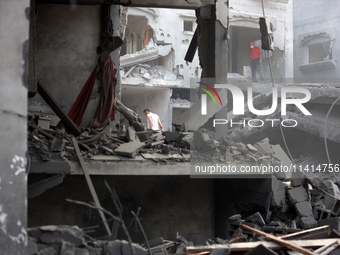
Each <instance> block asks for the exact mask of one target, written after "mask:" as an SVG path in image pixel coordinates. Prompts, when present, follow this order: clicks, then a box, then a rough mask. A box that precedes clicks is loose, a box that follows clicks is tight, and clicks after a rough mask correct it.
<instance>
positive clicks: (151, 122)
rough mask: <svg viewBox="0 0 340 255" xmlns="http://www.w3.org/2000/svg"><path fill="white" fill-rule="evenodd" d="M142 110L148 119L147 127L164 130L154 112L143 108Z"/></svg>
mask: <svg viewBox="0 0 340 255" xmlns="http://www.w3.org/2000/svg"><path fill="white" fill-rule="evenodd" d="M143 112H144V114H145V115H146V117H147V119H148V128H150V129H152V130H155V131H161V132H164V129H163V125H162V123H161V120H160V118H159V116H158V115H157V114H156V113H152V112H151V111H150V110H149V109H145V110H144V111H143Z"/></svg>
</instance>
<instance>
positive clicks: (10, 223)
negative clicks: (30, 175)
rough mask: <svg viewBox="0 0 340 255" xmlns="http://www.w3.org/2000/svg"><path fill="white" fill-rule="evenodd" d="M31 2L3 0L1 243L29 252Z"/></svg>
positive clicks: (4, 247)
mask: <svg viewBox="0 0 340 255" xmlns="http://www.w3.org/2000/svg"><path fill="white" fill-rule="evenodd" d="M29 6H30V1H0V24H1V25H0V33H1V34H2V35H3V36H2V37H1V43H0V59H1V62H0V74H1V75H0V84H1V86H0V116H1V122H0V134H1V135H0V144H1V146H2V147H1V148H2V150H1V154H0V163H1V175H0V190H1V193H0V228H1V231H0V246H1V250H2V253H3V252H5V253H6V254H26V245H27V242H26V241H27V240H26V238H27V234H26V204H27V199H26V178H27V175H26V150H27V145H26V140H27V130H26V116H27V65H28V31H29V17H28V15H29Z"/></svg>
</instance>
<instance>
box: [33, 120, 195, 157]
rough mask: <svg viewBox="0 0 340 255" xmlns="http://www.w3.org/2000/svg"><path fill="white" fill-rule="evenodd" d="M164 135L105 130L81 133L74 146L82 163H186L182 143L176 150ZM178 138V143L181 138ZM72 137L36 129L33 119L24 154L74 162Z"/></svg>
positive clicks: (186, 152)
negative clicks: (132, 161) (141, 159)
mask: <svg viewBox="0 0 340 255" xmlns="http://www.w3.org/2000/svg"><path fill="white" fill-rule="evenodd" d="M166 133H167V134H168V136H164V135H162V134H160V133H159V132H154V131H152V130H147V131H138V132H136V131H135V130H134V128H133V127H131V126H129V127H127V128H126V127H125V126H123V125H119V126H117V131H116V132H111V131H110V128H109V127H107V128H106V129H105V130H103V131H102V132H101V133H98V134H90V133H89V132H88V131H84V132H83V133H82V134H81V135H80V136H79V137H77V142H78V144H79V147H80V149H81V152H82V156H83V158H84V159H85V160H102V161H114V160H124V159H129V158H135V157H142V158H143V159H145V160H152V161H155V162H167V161H174V162H186V161H188V159H189V158H190V155H189V153H190V152H189V150H188V144H187V143H186V142H185V139H183V141H180V143H181V144H182V146H177V143H176V142H172V140H171V135H172V134H171V133H172V132H166ZM175 135H176V134H175ZM181 135H182V136H181V139H182V138H183V137H184V135H183V134H181ZM72 137H73V135H72V134H69V133H67V132H66V131H65V130H64V129H62V128H58V127H56V128H52V127H50V128H48V129H43V128H42V127H39V126H38V125H37V119H36V117H35V115H31V116H30V118H29V123H28V151H29V155H30V157H31V158H33V159H37V160H42V161H49V160H63V159H68V160H76V159H77V155H76V153H75V150H74V146H73V144H72ZM170 140H171V141H170Z"/></svg>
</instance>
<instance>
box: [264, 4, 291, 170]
mask: <svg viewBox="0 0 340 255" xmlns="http://www.w3.org/2000/svg"><path fill="white" fill-rule="evenodd" d="M261 3H262V12H263V18H266V15H265V11H264V3H263V0H261ZM266 52H267V55H268V65H269V72H270V77H271V82H272V87H273V88H274V86H275V85H274V78H273V71H272V65H271V63H270V58H269V51H268V50H267V51H266ZM277 115H278V117H279V118H280V120H281V121H282V117H281V116H279V111H277ZM279 126H280V132H281V136H282V140H283V143H284V145H285V148H286V150H287V152H288V155H289V158H290V160H291V161H292V163H293V164H294V165H295V160H294V158H293V156H292V154H291V152H290V149H289V147H288V144H287V141H286V136H285V134H284V132H283V128H282V126H281V125H279Z"/></svg>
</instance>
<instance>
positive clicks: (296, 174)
mask: <svg viewBox="0 0 340 255" xmlns="http://www.w3.org/2000/svg"><path fill="white" fill-rule="evenodd" d="M303 184H304V176H303V173H302V172H300V171H293V172H292V178H291V183H290V185H291V186H292V187H298V186H303Z"/></svg>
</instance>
